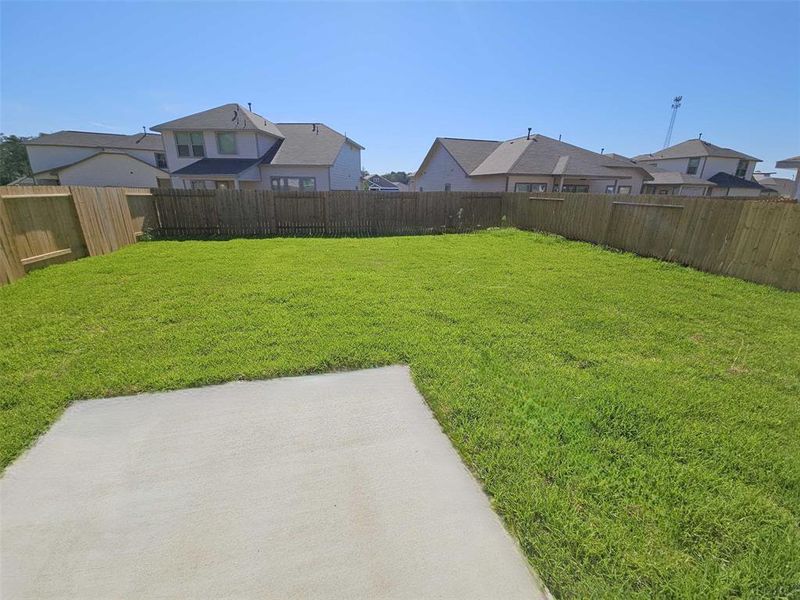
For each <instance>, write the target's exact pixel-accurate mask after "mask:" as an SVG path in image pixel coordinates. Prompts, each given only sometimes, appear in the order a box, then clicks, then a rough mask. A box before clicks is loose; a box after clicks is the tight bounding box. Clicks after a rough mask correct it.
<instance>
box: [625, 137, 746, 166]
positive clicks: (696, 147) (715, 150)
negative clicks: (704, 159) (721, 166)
mask: <svg viewBox="0 0 800 600" xmlns="http://www.w3.org/2000/svg"><path fill="white" fill-rule="evenodd" d="M693 156H716V157H720V158H745V159H747V160H755V161H758V162H761V159H760V158H756V157H754V156H750V155H749V154H745V153H744V152H739V151H738V150H731V149H730V148H723V147H721V146H715V145H714V144H710V143H708V142H706V141H705V140H699V139H694V140H686V141H685V142H681V143H680V144H675V145H674V146H670V147H669V148H664V149H663V150H659V151H658V152H653V153H651V154H640V155H639V156H634V157H633V160H635V161H636V162H640V161H645V160H656V159H665V158H691V157H693Z"/></svg>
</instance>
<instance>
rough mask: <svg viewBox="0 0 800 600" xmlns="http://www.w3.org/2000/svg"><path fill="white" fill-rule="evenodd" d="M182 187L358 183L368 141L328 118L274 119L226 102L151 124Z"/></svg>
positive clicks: (350, 186)
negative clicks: (332, 124) (361, 141)
mask: <svg viewBox="0 0 800 600" xmlns="http://www.w3.org/2000/svg"><path fill="white" fill-rule="evenodd" d="M151 129H152V130H153V131H158V132H159V133H161V135H162V137H163V139H164V150H165V152H166V157H167V164H168V165H169V170H170V173H171V175H172V183H173V186H174V187H176V188H187V189H191V188H194V189H215V188H220V189H226V188H228V189H271V190H274V191H315V190H318V191H327V190H357V189H359V187H360V181H361V150H363V149H364V148H363V147H362V146H361V145H359V144H357V143H356V142H354V141H353V140H351V139H350V138H348V137H347V136H345V135H342V134H341V133H339V132H337V131H334V130H333V129H331V128H330V127H328V126H327V125H323V124H322V123H272V122H271V121H269V120H267V119H266V118H264V117H262V116H261V115H258V114H256V113H254V112H252V111H250V110H249V109H247V108H244V107H243V106H241V105H240V104H225V105H223V106H218V107H216V108H212V109H209V110H205V111H202V112H199V113H195V114H192V115H189V116H187V117H181V118H179V119H175V120H173V121H168V122H166V123H161V124H160V125H156V126H154V127H152V128H151Z"/></svg>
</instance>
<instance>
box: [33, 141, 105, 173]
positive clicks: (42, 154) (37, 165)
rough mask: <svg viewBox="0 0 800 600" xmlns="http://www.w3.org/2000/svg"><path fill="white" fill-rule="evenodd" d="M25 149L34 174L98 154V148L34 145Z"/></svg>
mask: <svg viewBox="0 0 800 600" xmlns="http://www.w3.org/2000/svg"><path fill="white" fill-rule="evenodd" d="M25 149H26V150H27V151H28V160H29V161H30V163H31V170H32V171H33V172H34V173H40V172H41V171H47V170H49V169H54V168H56V167H60V166H62V165H68V164H70V163H74V162H77V161H79V160H81V159H83V158H86V157H87V156H91V155H92V154H97V152H98V150H97V149H96V148H80V147H77V146H38V145H33V144H31V145H28V146H25Z"/></svg>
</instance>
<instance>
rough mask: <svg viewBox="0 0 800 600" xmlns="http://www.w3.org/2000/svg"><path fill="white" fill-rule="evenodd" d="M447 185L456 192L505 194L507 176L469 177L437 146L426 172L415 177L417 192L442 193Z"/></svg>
mask: <svg viewBox="0 0 800 600" xmlns="http://www.w3.org/2000/svg"><path fill="white" fill-rule="evenodd" d="M447 183H449V184H450V190H451V191H454V192H504V191H505V189H506V176H505V175H488V176H484V177H469V176H468V175H467V174H466V173H464V170H463V169H462V168H461V167H460V166H459V164H458V163H457V162H456V161H455V159H454V158H453V157H452V156H451V155H450V153H449V152H448V151H447V150H446V149H445V148H444V147H443V146H442V145H441V144H437V145H436V149H435V150H434V153H433V155H432V156H431V159H430V161H429V162H428V164H427V165H426V167H425V170H424V171H417V172H416V174H415V175H414V185H415V187H416V190H415V191H417V192H441V191H444V189H445V188H444V186H445V184H447Z"/></svg>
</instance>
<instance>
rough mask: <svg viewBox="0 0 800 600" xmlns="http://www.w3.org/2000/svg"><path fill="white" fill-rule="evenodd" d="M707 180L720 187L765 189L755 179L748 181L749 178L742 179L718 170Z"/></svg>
mask: <svg viewBox="0 0 800 600" xmlns="http://www.w3.org/2000/svg"><path fill="white" fill-rule="evenodd" d="M708 180H709V181H711V182H713V183H716V184H717V185H718V186H720V187H727V188H748V189H752V190H764V189H766V188H765V187H764V186H763V185H761V184H760V183H756V182H755V181H750V180H749V179H743V178H741V177H736V175H731V174H730V173H723V172H719V173H717V174H716V175H713V176H712V177H709V178H708Z"/></svg>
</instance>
